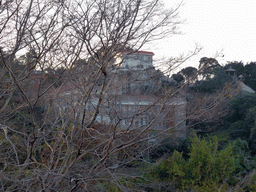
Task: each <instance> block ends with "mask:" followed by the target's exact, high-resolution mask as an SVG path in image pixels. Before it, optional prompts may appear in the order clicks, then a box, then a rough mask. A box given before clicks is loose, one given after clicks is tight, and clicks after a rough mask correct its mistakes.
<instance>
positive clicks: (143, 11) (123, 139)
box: [0, 0, 186, 191]
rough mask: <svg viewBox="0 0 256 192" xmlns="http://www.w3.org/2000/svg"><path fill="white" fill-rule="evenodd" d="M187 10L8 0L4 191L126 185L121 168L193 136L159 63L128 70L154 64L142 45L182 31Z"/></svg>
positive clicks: (178, 92) (0, 28)
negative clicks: (167, 141) (160, 145)
mask: <svg viewBox="0 0 256 192" xmlns="http://www.w3.org/2000/svg"><path fill="white" fill-rule="evenodd" d="M178 8H179V6H178V7H176V8H175V9H172V10H166V9H164V7H163V4H162V3H161V1H158V0H91V1H82V0H71V1H65V0H62V1H51V0H43V1H35V0H16V1H12V0H10V1H8V0H6V1H4V2H2V4H1V7H0V46H1V49H0V64H1V74H0V78H1V85H0V86H1V87H0V88H1V96H0V99H1V100H0V103H1V106H0V107H1V108H0V111H1V114H0V116H1V122H0V123H1V124H0V127H1V145H2V146H1V157H0V158H1V164H0V167H1V172H0V174H1V177H0V181H1V188H2V190H3V191H19V190H20V191H21V190H27V191H81V190H82V191H86V190H88V191H93V190H96V189H98V190H100V189H101V188H104V187H103V186H104V184H105V182H106V181H112V182H114V183H115V184H117V185H118V186H119V187H120V189H123V190H124V188H123V186H122V184H121V183H119V182H118V179H119V178H120V175H121V173H120V170H122V169H121V167H123V166H124V165H127V164H129V163H130V162H132V161H133V160H138V159H139V160H146V159H145V154H146V152H147V151H148V150H149V148H150V146H151V145H152V144H153V143H156V142H157V140H156V138H161V137H162V138H166V137H169V136H172V135H175V136H177V137H184V134H185V132H184V131H183V130H181V128H183V127H184V123H185V121H184V120H185V118H186V113H184V111H185V109H184V107H185V105H186V102H185V97H184V93H183V92H182V89H177V88H174V87H173V86H172V83H173V82H172V81H171V80H170V79H169V78H167V77H166V76H165V75H164V74H163V73H161V72H160V71H158V72H157V71H156V70H155V69H154V67H153V65H152V66H150V67H147V68H143V65H137V66H136V67H137V69H136V70H135V69H125V68H124V67H122V64H123V63H124V60H126V59H127V57H133V58H131V59H134V60H136V59H137V60H138V61H140V59H139V58H140V57H141V56H143V57H144V55H143V54H146V55H147V57H145V58H147V59H149V60H148V61H151V63H152V60H150V59H152V57H149V56H148V55H152V54H151V53H142V52H140V51H139V50H140V49H141V47H142V46H143V45H145V44H146V43H148V42H150V41H153V40H157V39H162V38H164V37H168V35H170V34H175V33H177V30H176V27H177V26H178V25H179V24H180V20H179V18H178V15H177V14H178ZM124 50H126V51H127V50H129V51H128V52H127V53H124V52H123V51H124ZM25 52H28V53H27V54H26V55H24V56H23V57H20V58H17V57H18V55H21V54H24V53H25ZM135 57H136V58H135ZM143 60H144V58H143ZM180 63H182V61H180ZM49 69H51V70H49ZM57 69H58V70H57ZM47 70H48V72H47ZM49 71H52V73H49ZM57 72H58V73H57ZM182 111H183V112H182ZM179 134H181V136H179Z"/></svg>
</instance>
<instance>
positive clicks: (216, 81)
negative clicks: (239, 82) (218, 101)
mask: <svg viewBox="0 0 256 192" xmlns="http://www.w3.org/2000/svg"><path fill="white" fill-rule="evenodd" d="M209 73H211V75H207V77H206V78H205V79H204V80H200V81H197V82H196V84H195V86H194V87H192V88H191V89H192V90H197V91H199V92H201V93H214V92H216V91H218V90H220V89H222V88H223V87H224V85H225V84H226V83H229V82H231V81H232V78H231V77H230V76H229V75H228V74H226V73H225V71H224V70H223V69H222V68H214V69H211V72H209V71H208V74H209Z"/></svg>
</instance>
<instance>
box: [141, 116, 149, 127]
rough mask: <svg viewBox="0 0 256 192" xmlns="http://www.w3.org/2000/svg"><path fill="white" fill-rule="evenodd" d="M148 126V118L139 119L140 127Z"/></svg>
mask: <svg viewBox="0 0 256 192" xmlns="http://www.w3.org/2000/svg"><path fill="white" fill-rule="evenodd" d="M147 124H148V118H147V117H142V118H141V119H140V125H141V126H143V125H147Z"/></svg>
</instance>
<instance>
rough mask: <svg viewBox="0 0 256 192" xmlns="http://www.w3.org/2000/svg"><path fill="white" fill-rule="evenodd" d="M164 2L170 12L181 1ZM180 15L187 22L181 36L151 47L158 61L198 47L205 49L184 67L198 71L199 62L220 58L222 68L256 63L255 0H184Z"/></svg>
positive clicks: (169, 38) (181, 29)
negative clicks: (231, 63)
mask: <svg viewBox="0 0 256 192" xmlns="http://www.w3.org/2000/svg"><path fill="white" fill-rule="evenodd" d="M164 2H165V4H166V7H169V8H171V7H173V6H174V5H175V4H177V3H178V2H180V1H178V0H164ZM179 15H180V18H181V19H183V20H185V23H184V24H182V25H181V26H180V27H179V30H180V31H181V32H182V34H181V35H173V36H171V37H168V38H166V39H164V40H162V41H159V42H157V43H156V45H155V46H151V49H150V51H153V52H154V53H155V59H158V58H167V57H177V56H179V55H180V54H187V53H189V52H190V51H193V49H194V48H195V47H196V44H197V45H199V46H200V47H202V48H203V49H202V50H201V51H200V53H198V54H197V55H196V56H195V57H193V58H192V59H190V60H188V61H187V62H186V63H185V65H184V67H187V66H193V67H198V64H199V60H200V58H202V57H216V56H217V55H219V57H217V60H218V61H219V63H220V64H225V63H227V61H243V62H244V63H247V62H250V61H256V0H183V5H182V6H181V7H180V10H179ZM182 68H183V67H182Z"/></svg>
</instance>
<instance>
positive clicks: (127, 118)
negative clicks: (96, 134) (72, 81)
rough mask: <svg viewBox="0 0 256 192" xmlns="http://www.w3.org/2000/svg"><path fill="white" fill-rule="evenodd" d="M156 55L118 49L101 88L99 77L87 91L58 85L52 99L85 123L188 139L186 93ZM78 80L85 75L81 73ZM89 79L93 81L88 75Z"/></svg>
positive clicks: (157, 139) (152, 139)
mask: <svg viewBox="0 0 256 192" xmlns="http://www.w3.org/2000/svg"><path fill="white" fill-rule="evenodd" d="M153 55H154V53H152V52H146V51H136V52H128V51H121V52H119V53H118V54H117V55H116V57H115V62H114V63H113V65H112V67H109V70H110V71H109V74H108V79H107V85H106V88H105V89H104V91H103V92H101V88H102V82H101V81H100V80H99V81H97V83H95V84H93V86H91V84H89V83H88V86H85V89H86V91H85V90H82V89H78V88H76V87H78V86H74V87H73V89H70V88H69V89H63V90H61V89H62V88H61V87H60V88H59V91H57V90H56V91H54V93H58V95H56V98H54V99H53V100H55V105H56V106H58V109H60V107H61V108H62V109H63V112H67V111H72V113H73V116H74V117H79V118H80V119H83V120H84V121H85V122H90V121H91V120H95V123H96V124H98V125H100V126H103V127H105V130H106V133H107V130H113V128H115V129H117V130H119V131H126V132H137V133H140V134H141V136H144V137H146V136H147V137H148V138H150V142H152V143H155V142H160V141H161V140H162V139H166V138H168V137H170V138H175V139H184V138H185V137H186V123H185V120H186V99H185V95H184V93H182V92H180V91H178V90H177V89H176V87H174V86H172V84H171V83H172V80H171V79H170V78H168V77H166V76H165V75H164V74H163V73H162V72H160V71H157V70H155V68H154V66H153ZM80 71H81V70H80ZM81 74H82V73H81ZM83 74H85V73H83ZM77 78H81V79H82V77H81V76H80V75H79V76H78V77H77ZM86 79H87V80H88V79H89V80H90V78H89V75H88V78H86ZM87 80H86V81H87ZM79 83H81V82H80V81H79ZM85 84H86V83H83V85H85ZM90 86H91V87H90ZM63 87H65V86H63ZM69 87H70V86H69ZM89 89H90V93H91V94H90V95H89V96H88V94H87V93H88V92H87V91H89ZM88 124H89V123H88Z"/></svg>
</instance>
